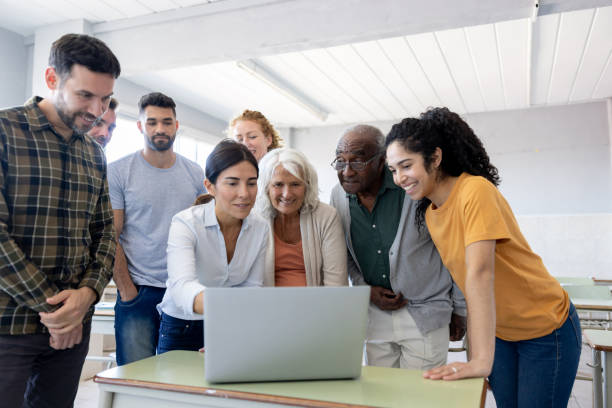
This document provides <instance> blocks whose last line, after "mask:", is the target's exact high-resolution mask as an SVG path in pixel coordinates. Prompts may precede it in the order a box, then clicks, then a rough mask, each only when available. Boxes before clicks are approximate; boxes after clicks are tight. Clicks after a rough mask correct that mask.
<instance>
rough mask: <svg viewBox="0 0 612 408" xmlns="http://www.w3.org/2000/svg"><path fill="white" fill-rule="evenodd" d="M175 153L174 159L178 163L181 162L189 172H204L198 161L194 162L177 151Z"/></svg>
mask: <svg viewBox="0 0 612 408" xmlns="http://www.w3.org/2000/svg"><path fill="white" fill-rule="evenodd" d="M175 154H176V160H177V161H178V162H179V163H181V165H183V166H184V167H186V168H187V169H188V170H189V171H190V172H196V173H204V170H202V166H200V165H199V164H198V163H196V162H194V161H193V160H191V159H188V158H187V157H185V156H183V155H182V154H179V153H175Z"/></svg>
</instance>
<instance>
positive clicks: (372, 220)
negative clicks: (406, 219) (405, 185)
mask: <svg viewBox="0 0 612 408" xmlns="http://www.w3.org/2000/svg"><path fill="white" fill-rule="evenodd" d="M347 196H348V198H349V209H350V212H351V240H352V241H353V249H354V250H355V256H356V257H357V262H358V263H359V266H360V267H361V271H362V272H363V277H364V279H365V281H366V283H367V284H368V285H371V286H382V287H384V288H387V289H391V283H390V281H389V250H390V248H391V245H392V244H393V241H394V240H395V234H397V227H398V224H399V220H400V216H401V213H402V206H403V205H404V198H405V197H406V192H405V191H404V190H403V189H402V188H401V187H398V186H396V185H395V184H394V183H393V176H392V175H391V172H390V171H389V169H387V168H386V167H385V169H384V180H383V184H382V185H381V187H380V190H378V194H377V195H376V201H375V202H374V208H373V209H372V213H370V212H369V211H368V209H367V208H366V207H364V206H363V205H361V203H360V202H359V199H358V198H357V196H356V195H354V194H347Z"/></svg>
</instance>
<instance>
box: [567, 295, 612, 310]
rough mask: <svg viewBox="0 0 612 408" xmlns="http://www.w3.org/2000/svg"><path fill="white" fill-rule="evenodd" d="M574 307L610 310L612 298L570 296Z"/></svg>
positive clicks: (611, 308)
mask: <svg viewBox="0 0 612 408" xmlns="http://www.w3.org/2000/svg"><path fill="white" fill-rule="evenodd" d="M570 300H571V301H572V303H573V304H574V306H576V309H579V310H599V311H603V312H609V311H612V299H587V298H570Z"/></svg>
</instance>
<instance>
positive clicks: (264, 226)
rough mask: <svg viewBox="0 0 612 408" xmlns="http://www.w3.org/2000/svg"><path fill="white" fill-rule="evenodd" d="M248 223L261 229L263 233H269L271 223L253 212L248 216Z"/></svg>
mask: <svg viewBox="0 0 612 408" xmlns="http://www.w3.org/2000/svg"><path fill="white" fill-rule="evenodd" d="M247 220H248V223H249V225H250V226H251V227H253V228H256V229H258V230H259V229H260V230H262V231H266V232H267V231H268V229H269V225H270V223H269V222H268V221H266V219H265V218H264V217H262V216H261V215H260V214H258V213H257V212H255V211H252V210H251V212H250V213H249V215H248V216H247Z"/></svg>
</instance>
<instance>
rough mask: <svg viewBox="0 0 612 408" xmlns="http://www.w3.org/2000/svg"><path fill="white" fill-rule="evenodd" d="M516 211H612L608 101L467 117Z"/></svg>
mask: <svg viewBox="0 0 612 408" xmlns="http://www.w3.org/2000/svg"><path fill="white" fill-rule="evenodd" d="M467 121H468V123H469V124H470V125H471V126H472V128H473V129H474V131H475V132H476V134H477V135H479V136H480V137H481V138H482V140H483V142H484V144H485V147H486V148H487V151H488V152H489V155H490V157H491V161H492V163H493V164H494V165H495V166H497V168H498V169H499V172H500V175H501V177H502V183H501V185H500V190H501V191H502V193H503V194H504V195H505V196H506V198H507V199H508V201H509V202H510V205H511V206H512V208H513V209H514V211H515V213H516V214H583V213H599V212H609V213H612V174H611V171H610V169H611V168H612V166H611V160H610V138H609V129H608V115H607V107H606V103H605V102H594V103H587V104H577V105H567V106H557V107H546V108H532V109H524V110H517V111H506V112H490V113H481V114H473V115H469V116H467Z"/></svg>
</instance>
